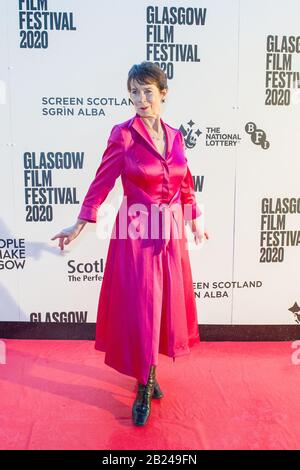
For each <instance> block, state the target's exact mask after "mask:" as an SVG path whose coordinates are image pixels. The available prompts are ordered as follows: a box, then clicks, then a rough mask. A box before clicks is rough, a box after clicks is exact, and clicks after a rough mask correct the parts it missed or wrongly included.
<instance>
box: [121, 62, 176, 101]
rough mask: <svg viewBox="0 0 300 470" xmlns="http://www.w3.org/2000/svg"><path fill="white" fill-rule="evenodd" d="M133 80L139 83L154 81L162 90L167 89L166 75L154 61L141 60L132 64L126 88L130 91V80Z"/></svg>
mask: <svg viewBox="0 0 300 470" xmlns="http://www.w3.org/2000/svg"><path fill="white" fill-rule="evenodd" d="M132 80H135V81H137V82H138V83H140V84H141V85H143V84H145V83H154V84H155V85H156V86H157V88H158V89H159V90H160V91H162V90H164V89H165V88H166V89H168V84H167V76H166V74H165V72H164V71H163V70H162V69H161V68H160V67H159V65H157V64H155V63H154V62H149V61H145V60H144V61H143V62H141V63H140V64H134V65H133V66H132V67H131V69H130V70H129V72H128V78H127V89H128V91H129V93H130V91H131V89H130V85H131V81H132ZM163 101H164V100H163Z"/></svg>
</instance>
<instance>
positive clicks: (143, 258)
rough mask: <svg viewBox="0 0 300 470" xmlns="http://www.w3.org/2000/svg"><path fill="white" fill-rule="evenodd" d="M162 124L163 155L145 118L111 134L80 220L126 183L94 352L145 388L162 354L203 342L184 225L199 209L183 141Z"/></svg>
mask: <svg viewBox="0 0 300 470" xmlns="http://www.w3.org/2000/svg"><path fill="white" fill-rule="evenodd" d="M160 120H161V125H162V127H163V129H164V131H165V135H166V152H165V156H162V155H161V154H160V153H159V151H158V150H157V148H156V146H155V144H154V142H153V140H152V138H151V136H150V134H149V132H148V130H147V128H146V126H145V124H144V123H143V120H142V118H141V117H140V115H139V114H137V113H136V114H135V116H133V117H132V118H131V119H129V120H127V121H125V122H122V123H120V124H116V125H115V126H114V127H113V128H112V130H111V132H110V136H109V138H108V142H107V147H106V149H105V151H104V153H103V155H102V160H101V163H100V165H99V167H98V169H97V172H96V174H95V177H94V179H93V181H92V183H91V185H90V187H89V189H88V191H87V193H86V195H85V197H84V200H83V203H82V206H81V209H80V212H79V214H78V217H79V218H80V219H83V220H87V221H89V222H96V219H97V211H98V209H99V207H100V206H101V204H102V203H103V202H104V201H105V199H106V197H107V195H108V194H109V192H110V191H111V190H112V188H113V187H114V184H115V181H116V179H117V178H118V177H119V176H120V177H121V181H122V186H123V200H122V202H121V205H120V208H119V210H118V213H117V215H116V218H115V221H114V225H113V229H112V233H111V238H110V242H109V247H108V252H107V258H106V264H105V269H104V274H103V281H102V286H101V290H100V295H99V302H98V313H97V323H96V341H95V348H96V349H97V350H100V351H104V352H105V358H104V362H105V364H107V365H108V366H110V367H112V368H114V369H115V370H117V371H119V372H121V373H123V374H126V375H129V376H131V377H135V378H136V379H137V380H138V381H139V382H140V383H143V384H146V383H147V379H148V376H149V372H150V366H151V364H156V365H157V364H158V354H159V353H161V354H164V355H166V356H169V357H172V358H173V360H175V357H178V356H182V355H185V354H189V353H190V348H191V346H192V345H194V344H195V343H198V342H199V341H200V337H199V329H198V319H197V309H196V302H195V297H194V289H193V281H192V273H191V266H190V259H189V253H188V249H187V238H186V231H185V230H186V229H185V221H186V220H191V219H195V218H197V217H199V216H200V215H201V211H200V209H199V207H198V205H197V202H196V198H195V193H194V183H193V178H192V175H191V172H190V170H189V167H188V164H187V158H186V155H185V146H184V139H183V135H182V133H181V131H180V130H179V129H176V128H174V127H171V126H170V125H169V124H167V123H166V122H164V121H163V120H162V118H160ZM99 223H101V217H100V219H99Z"/></svg>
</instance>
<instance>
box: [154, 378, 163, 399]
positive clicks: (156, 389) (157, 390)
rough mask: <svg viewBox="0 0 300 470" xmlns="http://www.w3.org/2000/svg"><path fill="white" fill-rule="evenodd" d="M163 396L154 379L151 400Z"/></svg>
mask: <svg viewBox="0 0 300 470" xmlns="http://www.w3.org/2000/svg"><path fill="white" fill-rule="evenodd" d="M163 396H164V394H163V391H162V390H161V388H160V386H159V383H158V382H157V380H156V379H155V381H154V388H153V394H152V398H162V397H163Z"/></svg>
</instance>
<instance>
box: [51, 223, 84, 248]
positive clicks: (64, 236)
mask: <svg viewBox="0 0 300 470" xmlns="http://www.w3.org/2000/svg"><path fill="white" fill-rule="evenodd" d="M86 223H87V222H86V221H85V220H81V219H78V220H77V222H76V223H75V224H74V225H71V227H67V228H63V229H62V230H61V231H60V232H59V233H57V234H56V235H54V237H52V238H51V240H56V239H57V238H59V242H58V245H59V247H60V249H61V250H63V249H64V245H68V244H69V243H71V241H72V240H74V239H75V238H76V237H78V235H79V234H80V232H81V230H82V229H83V227H84V226H85V224H86Z"/></svg>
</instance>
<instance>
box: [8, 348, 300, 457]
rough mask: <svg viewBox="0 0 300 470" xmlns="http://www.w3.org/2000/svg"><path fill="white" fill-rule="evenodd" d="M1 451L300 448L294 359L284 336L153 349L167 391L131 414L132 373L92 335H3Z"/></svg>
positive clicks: (298, 369) (299, 372) (299, 382)
mask: <svg viewBox="0 0 300 470" xmlns="http://www.w3.org/2000/svg"><path fill="white" fill-rule="evenodd" d="M4 342H5V343H6V347H7V351H6V354H7V357H6V364H1V365H0V392H1V408H0V419H1V426H0V448H1V449H111V450H114V449H122V450H123V449H163V450H166V449H170V450H172V449H207V450H208V449H252V450H254V449H263V450H267V449H299V448H300V444H299V443H300V400H299V390H300V365H298V366H297V365H293V364H292V361H291V355H292V353H293V352H294V350H293V349H292V347H291V344H292V343H291V342H276V343H255V342H251V343H238V342H224V343H220V342H215V343H212V342H210V343H208V342H202V343H201V344H200V345H199V346H196V347H194V348H193V349H192V351H191V354H190V355H189V356H185V357H181V358H178V359H176V361H175V363H173V362H172V359H171V358H168V357H166V356H162V355H159V365H158V368H157V377H158V379H159V383H160V385H161V388H162V390H163V391H164V393H165V397H164V398H162V399H161V400H152V413H151V416H150V418H149V421H148V423H147V424H146V426H145V427H141V428H138V427H135V426H134V425H133V424H132V421H131V406H132V402H133V400H134V397H135V379H133V378H131V377H128V376H125V375H123V374H120V373H119V372H117V371H115V370H114V369H111V368H109V367H108V366H107V365H105V364H104V362H103V357H104V353H101V352H99V351H95V349H94V342H93V341H37V340H34V341H25V340H4Z"/></svg>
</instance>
